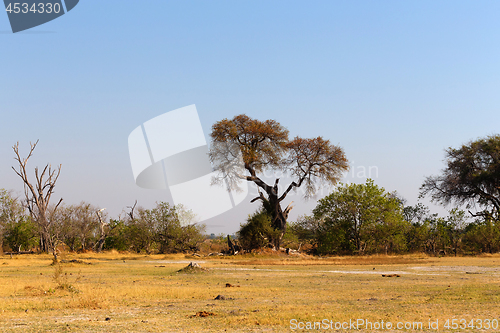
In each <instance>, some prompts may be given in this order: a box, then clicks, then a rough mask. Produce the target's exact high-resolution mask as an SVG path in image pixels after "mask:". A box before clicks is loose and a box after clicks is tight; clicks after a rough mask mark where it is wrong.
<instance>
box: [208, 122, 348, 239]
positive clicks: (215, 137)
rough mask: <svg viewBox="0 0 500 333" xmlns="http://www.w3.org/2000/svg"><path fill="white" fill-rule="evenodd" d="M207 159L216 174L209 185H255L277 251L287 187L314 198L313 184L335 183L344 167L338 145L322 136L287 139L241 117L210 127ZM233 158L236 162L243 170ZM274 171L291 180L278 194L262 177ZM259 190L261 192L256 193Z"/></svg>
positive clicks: (272, 126)
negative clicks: (269, 220)
mask: <svg viewBox="0 0 500 333" xmlns="http://www.w3.org/2000/svg"><path fill="white" fill-rule="evenodd" d="M210 136H211V138H212V143H211V146H210V153H209V156H210V160H211V162H212V164H213V165H214V169H215V170H216V171H219V176H218V177H216V178H215V179H214V182H215V183H217V182H221V181H223V180H225V181H227V183H228V184H229V186H230V187H231V188H237V186H238V184H239V183H240V182H241V181H242V180H246V181H249V182H253V183H255V184H256V185H257V186H258V188H259V197H257V198H254V199H253V200H252V202H254V201H257V200H261V201H262V202H263V203H265V206H267V207H269V214H270V215H271V216H272V226H273V228H274V229H275V230H279V231H280V233H279V234H280V235H279V236H278V237H277V239H275V241H274V243H275V246H276V247H277V248H279V244H280V242H281V239H282V237H283V235H284V234H285V232H286V220H287V217H288V213H289V211H290V209H291V207H290V205H289V206H288V207H287V208H285V209H284V210H283V209H282V208H281V202H282V201H283V200H284V199H285V198H286V196H287V195H288V193H289V192H290V191H292V190H293V189H296V188H298V187H301V186H302V185H304V186H305V189H306V191H305V197H310V196H312V195H314V193H315V192H316V190H317V185H318V184H319V183H322V182H325V183H328V184H332V185H333V184H335V183H337V182H338V181H339V180H340V178H341V176H342V173H343V172H344V171H347V170H348V169H349V165H348V161H347V158H346V157H345V154H344V151H343V149H342V148H341V147H339V146H336V145H333V144H331V143H330V141H329V140H325V139H323V138H322V137H317V138H312V139H304V138H300V137H295V138H294V139H292V140H290V139H289V138H288V130H287V129H286V128H285V127H283V126H282V125H281V124H280V123H278V122H277V121H275V120H266V121H259V120H256V119H252V118H250V117H248V116H246V115H244V114H242V115H238V116H235V117H234V118H233V119H223V120H221V121H218V122H216V123H215V124H214V125H213V126H212V132H211V134H210ZM237 160H240V161H241V160H242V162H243V163H242V165H243V166H244V167H243V168H241V167H238V163H237V162H235V161H237ZM269 169H270V170H279V171H281V172H283V173H284V174H289V175H290V176H291V177H293V178H294V180H293V181H292V182H291V183H290V184H288V186H286V187H284V190H283V192H282V193H279V188H278V184H279V180H280V179H279V178H276V179H275V182H274V184H267V183H266V182H265V181H264V180H263V179H262V173H263V172H264V171H265V170H269ZM261 190H262V192H261Z"/></svg>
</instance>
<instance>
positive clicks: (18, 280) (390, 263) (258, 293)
mask: <svg viewBox="0 0 500 333" xmlns="http://www.w3.org/2000/svg"><path fill="white" fill-rule="evenodd" d="M61 259H62V260H61V261H64V262H62V263H59V264H56V265H51V264H52V259H51V257H50V256H48V255H18V256H13V257H12V258H11V257H10V256H6V255H4V256H1V257H0V331H2V332H225V331H227V332H290V331H302V332H304V331H309V332H310V331H318V330H307V329H299V326H298V325H299V323H300V322H302V323H303V324H304V325H306V323H307V322H311V323H314V322H319V321H322V320H323V319H327V320H328V322H330V320H331V321H332V322H331V323H333V324H335V322H339V323H340V324H342V323H344V322H348V321H349V320H352V321H356V320H357V319H363V320H367V321H371V322H372V323H375V322H378V323H381V322H382V321H384V323H387V322H391V323H392V324H393V325H395V324H396V323H398V322H401V323H410V322H411V323H413V322H422V323H423V326H422V327H423V329H417V330H413V329H409V330H397V329H392V330H381V329H379V330H373V331H378V332H380V331H385V332H402V331H405V332H413V331H416V332H427V331H432V330H429V329H428V323H429V320H431V321H432V322H436V321H437V320H439V332H447V331H453V332H479V331H485V332H498V331H500V328H497V329H493V328H490V329H486V330H484V329H483V330H481V329H478V328H477V327H478V323H479V321H475V322H473V324H474V325H475V328H472V327H468V328H467V327H466V328H465V329H458V330H452V329H449V330H447V329H445V328H444V324H445V322H446V320H447V319H450V322H449V323H450V327H451V323H452V322H451V320H452V319H456V320H457V321H456V322H457V323H458V325H460V323H461V322H460V320H462V319H464V320H465V321H466V322H467V325H469V324H470V323H471V322H470V321H471V320H472V319H474V320H476V319H481V320H483V321H484V319H489V320H493V319H496V320H499V319H500V309H499V304H500V255H492V256H479V257H442V258H437V257H428V256H426V255H423V254H422V255H405V256H367V257H330V258H317V257H307V256H304V257H296V256H286V255H285V254H282V255H244V256H227V257H193V256H185V255H171V256H164V255H152V256H145V255H135V254H121V253H117V252H109V253H103V254H95V253H88V254H65V255H62V256H61ZM191 261H194V262H197V263H199V264H200V265H201V266H202V268H203V269H201V270H200V269H194V270H188V271H182V272H178V271H179V270H181V269H182V268H184V267H186V266H187V265H188V264H189V263H190V262H191ZM205 269H206V270H205ZM382 275H386V277H383V276H382ZM387 275H393V276H391V277H387ZM397 275H399V277H398V276H397ZM227 284H230V285H231V286H229V287H228V286H226V285H227ZM218 295H223V296H224V297H225V299H223V300H215V298H216V297H217V296H218ZM293 319H295V320H296V321H295V322H294V323H295V324H293V325H292V327H291V320H293ZM465 321H462V323H464V322H465ZM492 324H493V325H494V322H490V326H491V325H492ZM294 325H295V326H294ZM484 326H486V325H484ZM484 326H483V328H484ZM292 328H297V329H295V330H293V329H292ZM351 328H352V327H351ZM359 328H360V329H359V330H357V331H358V332H359V331H361V332H369V331H371V330H370V329H365V328H366V327H364V326H361V327H359ZM326 331H332V332H334V331H336V332H346V331H349V332H350V331H354V330H353V329H346V330H343V329H339V330H335V329H328V330H326Z"/></svg>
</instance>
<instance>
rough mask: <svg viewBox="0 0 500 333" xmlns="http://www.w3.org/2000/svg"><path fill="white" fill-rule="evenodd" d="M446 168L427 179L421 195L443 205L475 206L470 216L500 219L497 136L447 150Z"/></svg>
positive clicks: (499, 159)
mask: <svg viewBox="0 0 500 333" xmlns="http://www.w3.org/2000/svg"><path fill="white" fill-rule="evenodd" d="M446 164H447V166H446V168H445V169H444V170H443V171H442V174H441V175H439V176H431V177H427V178H426V179H425V181H424V183H423V184H422V186H421V188H420V196H426V195H430V196H431V198H432V200H433V201H435V202H438V203H440V204H443V205H448V204H450V203H456V204H458V205H466V206H467V208H473V207H477V208H478V209H479V210H478V211H476V212H475V213H472V212H471V215H473V216H481V217H483V218H484V219H486V220H496V221H498V220H499V219H500V135H491V136H488V137H486V138H483V139H478V140H476V141H471V142H469V143H467V144H465V145H462V147H460V148H458V149H455V148H448V149H447V150H446Z"/></svg>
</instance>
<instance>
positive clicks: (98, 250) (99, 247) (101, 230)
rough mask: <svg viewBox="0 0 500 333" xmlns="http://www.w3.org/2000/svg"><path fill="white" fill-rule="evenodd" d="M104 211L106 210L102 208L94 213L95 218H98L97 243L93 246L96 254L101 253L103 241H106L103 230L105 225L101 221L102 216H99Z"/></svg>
mask: <svg viewBox="0 0 500 333" xmlns="http://www.w3.org/2000/svg"><path fill="white" fill-rule="evenodd" d="M105 209H106V208H102V209H99V210H98V211H97V212H96V214H97V217H98V218H99V232H100V236H99V240H98V241H97V243H96V246H95V250H96V252H101V251H102V247H103V245H104V241H105V240H106V230H105V228H104V227H105V226H106V223H105V222H104V220H103V219H102V216H101V212H102V211H103V210H105Z"/></svg>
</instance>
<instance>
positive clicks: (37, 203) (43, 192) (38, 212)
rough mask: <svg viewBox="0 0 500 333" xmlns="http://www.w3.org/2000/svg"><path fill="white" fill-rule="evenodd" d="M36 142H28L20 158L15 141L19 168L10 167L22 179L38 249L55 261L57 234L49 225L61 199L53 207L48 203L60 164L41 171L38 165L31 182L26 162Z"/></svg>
mask: <svg viewBox="0 0 500 333" xmlns="http://www.w3.org/2000/svg"><path fill="white" fill-rule="evenodd" d="M37 144H38V140H37V141H36V142H35V143H34V144H32V143H30V145H31V149H30V152H29V154H28V156H27V157H26V158H21V155H20V154H19V142H17V143H16V144H15V145H14V146H13V147H12V149H13V150H14V153H15V154H16V157H15V158H14V159H15V160H16V161H17V162H18V163H19V169H18V170H16V169H15V168H14V167H12V169H13V170H14V172H15V173H16V174H17V175H18V176H19V177H20V178H21V179H22V180H23V183H24V195H25V198H26V206H27V208H28V211H29V212H30V215H31V218H32V219H33V221H35V223H36V224H37V225H38V228H39V233H40V250H41V251H42V252H47V253H50V252H52V254H53V255H54V260H55V261H57V252H56V248H57V236H56V235H55V234H53V233H51V225H52V222H53V220H54V219H53V217H54V213H55V212H56V210H57V208H58V207H59V205H60V204H61V202H62V200H63V199H62V198H61V199H59V202H58V203H57V204H56V205H55V206H54V207H53V208H50V207H49V203H50V199H51V197H52V194H53V193H54V187H55V184H56V181H57V179H58V178H59V175H60V173H61V165H59V167H58V168H57V170H53V169H52V167H51V165H50V164H47V165H46V166H45V167H44V168H43V170H42V172H41V173H40V172H39V171H38V167H35V183H34V184H33V183H31V182H30V180H29V179H28V173H27V171H26V164H27V163H28V160H29V159H30V157H31V156H32V155H33V151H34V150H35V148H36V145H37Z"/></svg>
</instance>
